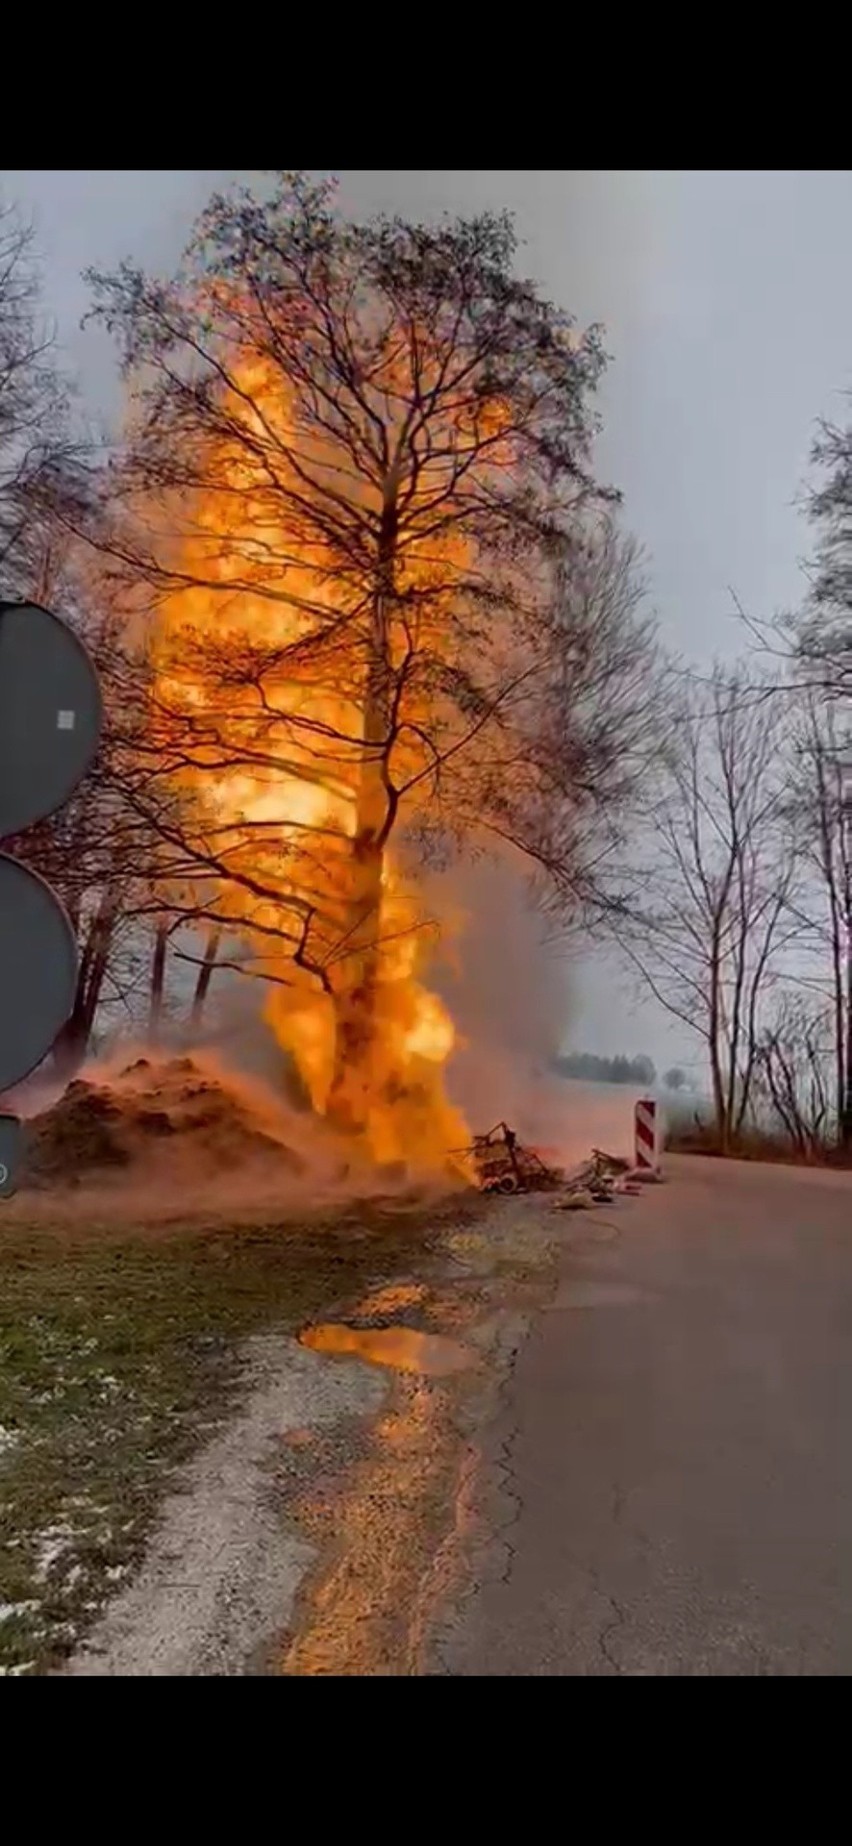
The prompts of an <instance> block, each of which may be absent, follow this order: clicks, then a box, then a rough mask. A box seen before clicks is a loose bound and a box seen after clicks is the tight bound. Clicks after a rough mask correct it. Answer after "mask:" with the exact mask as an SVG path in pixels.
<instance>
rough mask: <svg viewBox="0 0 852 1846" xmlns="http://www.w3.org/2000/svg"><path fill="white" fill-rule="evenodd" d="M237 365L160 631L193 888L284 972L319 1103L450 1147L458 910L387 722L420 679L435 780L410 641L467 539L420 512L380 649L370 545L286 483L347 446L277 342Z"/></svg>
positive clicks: (168, 724) (245, 945)
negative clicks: (450, 951)
mask: <svg viewBox="0 0 852 1846" xmlns="http://www.w3.org/2000/svg"><path fill="white" fill-rule="evenodd" d="M232 375H233V376H235V380H236V387H237V389H236V390H234V389H232V390H231V392H230V396H229V400H228V403H227V406H226V410H227V414H226V415H225V414H223V417H222V430H221V433H220V434H217V435H216V437H215V440H213V441H212V442H211V446H210V452H209V454H208V455H207V457H206V459H205V481H207V480H208V478H209V485H206V486H205V487H204V489H203V490H202V489H200V488H197V487H193V488H192V489H191V490H190V491H188V493H187V495H186V496H185V498H184V500H183V501H182V504H181V507H180V509H179V514H178V518H179V522H180V532H179V536H177V537H174V538H173V539H172V541H171V544H172V556H173V558H174V568H173V586H174V587H172V588H171V589H170V591H169V593H168V595H167V596H166V597H165V598H164V599H163V600H162V602H161V604H160V606H159V609H158V614H157V618H156V626H155V633H154V638H153V645H152V661H153V666H154V674H155V698H154V703H155V707H156V710H157V713H158V716H157V719H156V722H157V723H159V724H160V726H161V727H162V729H163V734H164V737H167V739H168V753H169V756H170V761H171V765H172V768H171V778H172V781H173V783H174V784H175V785H177V786H178V788H179V789H180V790H181V791H182V793H183V795H184V797H185V799H186V804H187V809H188V813H189V815H190V820H189V823H188V825H189V826H190V828H191V830H192V837H193V846H194V849H195V858H196V860H197V870H195V869H193V871H192V874H191V878H190V884H191V897H192V902H193V903H194V904H195V906H196V908H197V913H198V915H199V916H206V917H208V918H210V919H215V920H216V921H217V922H220V923H222V924H223V925H224V926H225V927H226V929H228V930H229V931H230V932H232V934H233V937H234V939H235V940H237V941H238V942H240V943H241V945H242V948H241V950H240V953H242V954H243V955H244V956H245V957H246V966H247V968H249V969H250V971H251V972H252V973H254V974H259V975H261V976H263V977H265V979H266V980H267V981H268V995H267V1000H266V1015H267V1018H268V1020H269V1023H270V1024H271V1026H272V1028H273V1029H274V1031H275V1034H276V1036H277V1037H278V1039H279V1041H280V1042H281V1044H282V1045H283V1046H284V1047H285V1048H286V1049H287V1051H288V1053H289V1054H290V1055H291V1056H292V1058H293V1060H294V1063H295V1066H296V1068H297V1070H298V1073H299V1077H300V1079H301V1083H302V1085H303V1088H304V1090H305V1092H306V1095H307V1097H308V1098H309V1100H310V1103H311V1106H312V1107H313V1109H314V1111H315V1112H316V1113H317V1114H318V1115H320V1116H325V1117H327V1118H328V1119H329V1120H330V1121H331V1122H332V1123H333V1124H334V1125H336V1126H338V1127H340V1128H344V1129H347V1130H349V1131H350V1144H352V1145H355V1144H357V1146H358V1147H359V1148H360V1149H361V1150H362V1151H363V1153H364V1154H365V1155H366V1156H367V1158H369V1159H370V1160H371V1161H373V1162H377V1163H383V1164H384V1163H396V1162H404V1163H405V1164H406V1165H407V1166H408V1167H409V1168H411V1167H414V1168H415V1169H416V1168H429V1167H431V1168H436V1167H439V1166H442V1165H443V1164H444V1163H445V1161H446V1158H447V1154H448V1151H449V1150H451V1149H453V1148H458V1147H459V1146H460V1145H461V1144H463V1143H464V1142H465V1141H466V1140H467V1139H468V1138H469V1136H468V1134H467V1129H466V1126H465V1124H464V1122H463V1120H462V1119H461V1118H460V1116H459V1115H458V1113H457V1112H456V1111H455V1109H454V1108H453V1107H452V1106H451V1104H450V1103H449V1101H448V1100H447V1097H446V1093H445V1086H444V1077H445V1067H446V1063H447V1060H448V1058H449V1057H450V1054H451V1052H452V1050H453V1045H454V1040H455V1031H454V1026H453V1022H452V1019H451V1018H450V1016H449V1014H448V1012H447V1011H446V1009H445V1007H444V1005H443V1004H442V1002H441V1001H440V999H439V998H438V997H437V996H436V995H435V994H434V993H432V992H430V991H429V989H428V987H427V986H426V985H425V984H424V973H425V969H426V964H427V962H428V959H429V956H430V954H431V953H432V952H433V951H434V948H435V945H436V940H437V937H438V934H439V931H438V929H437V927H436V926H435V924H434V920H431V921H430V919H429V918H428V917H427V916H426V915H425V914H424V908H423V900H422V896H421V893H420V892H419V890H418V889H417V887H416V885H415V884H414V883H413V882H412V880H411V878H410V876H409V875H408V874H407V873H405V872H404V871H403V869H402V865H401V862H400V859H399V855H398V853H397V850H396V847H395V846H394V845H393V844H392V843H391V841H390V828H389V827H388V826H387V825H386V816H387V811H388V800H389V792H388V784H389V770H388V756H387V753H386V752H385V753H384V754H383V727H385V726H386V725H387V723H388V722H389V720H388V712H389V709H390V707H391V706H393V704H394V700H396V709H397V711H398V707H399V698H400V689H404V694H405V700H406V705H405V713H406V724H405V725H398V727H397V733H396V736H395V742H394V755H393V764H392V771H393V782H394V785H395V786H396V787H400V786H404V785H406V784H409V785H413V788H414V793H413V794H412V795H411V796H410V797H409V798H408V802H407V807H406V812H407V813H410V812H411V811H412V809H415V810H416V804H417V800H418V798H420V799H423V798H425V792H426V788H427V787H428V782H427V781H426V780H425V778H424V782H423V785H422V794H421V795H420V796H419V797H418V794H417V788H418V784H419V777H420V773H421V770H422V767H423V762H424V757H423V744H422V740H421V738H420V736H419V735H418V725H417V723H416V718H417V714H418V698H419V697H420V696H421V695H420V694H419V693H418V688H417V675H416V672H415V671H414V669H413V668H411V669H409V666H408V662H409V660H411V659H414V658H415V657H419V656H423V655H424V654H425V653H428V652H429V641H430V635H429V628H430V624H432V625H434V624H436V623H438V622H439V621H440V605H441V587H440V586H441V583H442V581H449V580H450V579H451V578H452V576H453V573H457V572H458V570H459V568H460V566H461V565H462V564H463V561H464V560H463V547H462V545H461V543H460V541H459V540H458V539H457V538H455V537H445V538H442V539H441V540H440V541H439V542H438V544H436V543H435V542H434V540H433V541H431V542H428V543H427V542H426V541H423V540H421V539H419V538H418V536H417V534H416V532H414V534H413V536H412V537H411V540H410V542H408V543H407V545H406V546H405V547H402V548H400V552H399V557H398V561H397V565H396V576H395V582H394V597H395V599H396V601H395V603H394V608H396V607H398V606H399V604H400V603H401V601H402V600H403V599H404V598H405V596H406V594H407V592H408V591H410V590H411V588H412V586H415V587H417V588H419V589H420V590H422V592H423V593H422V596H421V597H420V599H419V600H418V598H417V597H415V598H414V599H413V603H412V599H411V598H409V603H408V605H407V612H406V615H405V619H404V620H400V621H395V620H394V617H393V609H391V612H390V615H388V613H387V610H386V611H385V612H384V616H383V620H384V621H385V627H384V630H383V631H382V637H381V647H380V648H379V649H378V650H377V647H376V612H375V596H374V595H373V596H372V598H371V594H370V592H369V589H367V590H365V570H364V567H363V565H362V561H361V560H360V559H359V558H358V557H357V556H356V557H354V558H345V559H344V560H343V562H341V557H340V548H339V546H338V547H337V551H336V553H335V555H334V556H332V553H333V551H334V544H333V535H332V537H330V538H329V539H327V540H326V538H324V536H323V521H322V520H321V519H320V518H317V517H314V516H313V512H312V509H311V508H308V512H307V514H306V516H305V517H304V518H301V517H300V515H299V496H298V493H295V492H292V491H290V492H288V493H287V494H286V495H282V494H281V493H280V492H277V491H276V481H275V478H274V472H273V469H272V464H271V461H270V455H271V454H274V457H275V467H276V468H278V469H280V470H281V471H286V470H288V469H289V470H290V472H291V474H293V473H299V472H301V473H305V472H307V473H308V474H310V473H311V471H313V475H314V477H315V478H320V477H321V476H323V471H325V474H324V476H323V478H325V479H328V478H334V477H333V471H334V470H335V469H336V470H337V471H338V474H340V472H341V468H340V457H339V455H337V454H336V453H335V452H334V450H333V446H332V445H326V444H324V443H322V442H320V441H318V440H317V439H316V437H315V436H308V437H306V436H305V433H304V430H300V431H298V442H297V436H296V433H294V425H295V423H296V421H297V418H296V412H295V411H294V408H293V402H292V399H290V400H288V397H287V394H286V391H285V389H284V386H283V381H282V379H281V377H280V375H279V374H277V373H276V372H274V371H273V369H272V368H271V367H270V366H269V365H268V364H267V365H265V364H264V363H263V362H262V361H261V360H260V359H258V358H256V357H254V356H253V355H252V356H250V357H249V358H245V359H243V360H242V361H241V362H240V365H239V367H237V368H232ZM229 423H230V425H231V428H230V430H229V427H228V425H229ZM297 447H298V454H299V462H298V466H297V464H296V463H295V462H294V461H293V456H294V453H295V451H296V449H297ZM306 456H307V461H306V460H305V457H306ZM292 485H293V483H292V480H288V488H289V489H292ZM340 491H341V493H345V494H346V496H347V497H348V499H347V505H348V508H349V512H350V526H352V527H353V528H354V529H355V530H357V525H358V511H359V508H363V512H364V515H365V521H366V519H367V518H368V516H369V515H371V514H373V515H375V514H376V507H375V504H374V501H375V490H374V487H373V486H372V485H371V484H370V482H369V481H368V480H357V481H355V482H354V483H353V481H351V480H349V481H347V482H346V483H345V486H344V487H342V488H341V490H340ZM282 508H283V509H285V510H284V511H282ZM412 607H413V610H414V613H412ZM447 651H448V648H447V645H445V646H444V657H446V656H447ZM377 656H378V657H377ZM377 666H378V669H379V676H380V681H379V683H378V689H376V674H377ZM381 675H383V676H384V680H383V683H381ZM422 696H423V697H425V696H427V695H425V694H424V695H422ZM429 696H431V695H429ZM395 839H396V834H394V840H395Z"/></svg>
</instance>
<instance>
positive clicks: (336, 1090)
mask: <svg viewBox="0 0 852 1846" xmlns="http://www.w3.org/2000/svg"><path fill="white" fill-rule="evenodd" d="M396 539H397V511H396V503H395V498H394V497H393V496H392V495H391V496H389V497H386V501H385V507H384V512H383V517H382V527H381V534H380V540H379V569H378V587H377V592H376V597H375V602H374V606H373V615H372V624H371V633H370V642H369V658H368V662H367V671H366V685H365V691H364V719H363V736H364V745H365V752H364V762H363V764H362V768H361V774H360V785H359V789H358V798H357V804H356V814H355V834H354V837H353V840H352V853H351V868H350V877H351V901H350V904H349V907H348V909H349V917H350V922H349V924H348V945H349V953H348V954H347V956H346V958H345V960H343V961H342V962H341V965H340V985H339V988H338V989H337V990H336V992H335V995H334V1011H335V1039H334V1067H333V1071H332V1079H331V1087H330V1091H329V1099H328V1105H327V1113H328V1115H329V1118H330V1119H331V1120H332V1121H333V1122H335V1123H336V1125H337V1126H338V1127H340V1128H342V1129H344V1130H345V1131H347V1132H351V1133H362V1132H363V1131H364V1129H365V1128H366V1126H367V1121H368V1117H369V1107H370V1097H371V1093H372V1089H373V1084H372V1054H373V1046H374V1038H375V1010H376V990H377V985H378V980H379V969H380V962H381V949H380V945H379V941H378V937H379V932H380V927H381V899H382V873H383V871H384V863H385V846H386V843H387V838H388V835H389V832H390V827H391V824H392V819H393V796H392V791H391V789H390V786H389V783H388V779H387V750H388V746H389V727H390V722H391V699H390V683H391V663H390V624H391V605H392V600H393V593H394V565H395V558H396Z"/></svg>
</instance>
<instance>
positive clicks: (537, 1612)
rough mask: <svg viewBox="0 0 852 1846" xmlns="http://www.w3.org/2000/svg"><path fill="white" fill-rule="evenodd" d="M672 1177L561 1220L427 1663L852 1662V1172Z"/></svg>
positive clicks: (704, 1665) (732, 1670)
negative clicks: (460, 1566)
mask: <svg viewBox="0 0 852 1846" xmlns="http://www.w3.org/2000/svg"><path fill="white" fill-rule="evenodd" d="M668 1173H669V1181H668V1183H667V1184H666V1185H665V1186H660V1187H658V1188H649V1189H648V1190H647V1192H646V1193H645V1194H644V1195H643V1197H642V1198H641V1199H638V1200H635V1201H629V1200H623V1201H619V1204H618V1206H617V1208H615V1209H613V1210H612V1211H609V1210H608V1209H607V1208H601V1209H600V1211H599V1212H596V1213H595V1214H591V1213H590V1214H583V1215H579V1214H578V1215H577V1216H576V1217H574V1216H572V1217H568V1216H567V1215H566V1218H565V1224H566V1232H565V1249H564V1253H563V1257H562V1268H561V1280H560V1285H559V1289H558V1292H557V1294H556V1297H555V1300H554V1302H553V1305H552V1307H551V1308H550V1309H549V1310H548V1311H547V1312H545V1313H543V1314H542V1315H541V1316H540V1317H539V1321H538V1325H537V1328H536V1329H535V1331H534V1332H533V1334H532V1335H531V1337H530V1338H529V1339H528V1341H527V1342H526V1344H525V1345H524V1346H523V1347H522V1349H521V1352H520V1354H519V1357H518V1360H517V1363H516V1366H515V1369H514V1372H513V1375H512V1377H511V1380H510V1381H509V1384H508V1386H507V1388H506V1390H505V1393H504V1410H503V1412H502V1414H501V1415H500V1417H499V1418H498V1420H497V1421H496V1422H495V1423H494V1425H493V1426H492V1427H491V1429H490V1430H489V1431H488V1432H487V1434H486V1437H485V1445H484V1464H483V1467H482V1468H481V1470H480V1473H479V1476H478V1484H477V1487H476V1489H475V1493H474V1503H473V1506H472V1508H471V1521H472V1525H473V1528H474V1529H475V1530H476V1531H477V1532H478V1539H477V1545H476V1550H475V1555H474V1561H473V1565H472V1570H473V1581H472V1585H471V1584H470V1583H469V1585H468V1590H467V1594H466V1595H465V1596H464V1597H463V1598H459V1599H458V1600H457V1601H456V1603H455V1604H454V1605H453V1606H451V1608H450V1610H449V1612H448V1614H447V1615H446V1618H445V1620H444V1622H443V1624H442V1625H441V1627H440V1628H439V1629H438V1631H437V1632H436V1635H435V1639H434V1648H433V1659H432V1664H431V1668H430V1670H431V1671H433V1672H436V1673H449V1674H452V1675H472V1674H485V1675H505V1674H512V1675H540V1674H542V1675H587V1674H590V1675H594V1676H597V1675H615V1674H624V1675H629V1676H648V1675H653V1676H656V1675H686V1676H691V1675H773V1676H774V1675H794V1676H798V1675H831V1674H847V1673H850V1672H852V1175H843V1174H831V1173H816V1172H814V1173H802V1172H798V1171H796V1170H795V1169H792V1168H781V1167H758V1166H749V1165H745V1164H740V1163H733V1162H732V1163H725V1164H723V1163H721V1162H715V1161H711V1160H702V1159H697V1158H681V1159H679V1160H672V1161H670V1163H669V1166H668Z"/></svg>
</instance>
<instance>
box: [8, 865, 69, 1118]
mask: <svg viewBox="0 0 852 1846" xmlns="http://www.w3.org/2000/svg"><path fill="white" fill-rule="evenodd" d="M78 963H79V954H78V950H77V939H76V937H75V935H74V931H73V929H72V927H71V922H70V919H69V917H68V913H67V911H66V909H65V906H64V905H63V904H62V903H61V902H60V900H59V898H58V897H57V896H56V893H55V891H52V890H51V888H50V885H49V884H47V883H46V881H45V879H43V878H40V877H39V874H38V872H33V871H30V869H29V867H28V866H26V865H21V863H20V861H19V860H17V859H10V858H9V856H8V854H7V853H0V1091H2V1090H9V1089H11V1087H12V1085H13V1084H15V1083H21V1082H23V1079H24V1077H28V1076H29V1074H30V1071H32V1070H35V1067H36V1065H37V1064H40V1063H41V1060H42V1058H43V1057H46V1055H47V1053H48V1051H49V1050H50V1047H51V1045H52V1044H53V1041H54V1039H55V1038H56V1035H57V1032H59V1031H61V1029H62V1027H63V1026H64V1024H65V1021H66V1019H67V1018H68V1016H69V1014H70V1012H71V1009H72V1007H73V1005H74V995H75V992H76V988H77V970H78Z"/></svg>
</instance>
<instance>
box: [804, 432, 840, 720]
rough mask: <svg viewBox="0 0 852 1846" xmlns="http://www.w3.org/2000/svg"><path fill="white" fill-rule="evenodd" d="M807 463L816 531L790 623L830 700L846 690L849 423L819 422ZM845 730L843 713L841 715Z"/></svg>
mask: <svg viewBox="0 0 852 1846" xmlns="http://www.w3.org/2000/svg"><path fill="white" fill-rule="evenodd" d="M811 464H812V466H813V467H815V468H817V469H820V470H822V471H823V478H822V480H821V481H820V482H819V483H818V484H817V485H816V486H814V487H812V488H811V490H810V492H809V494H808V498H807V510H808V514H809V517H810V519H811V520H812V522H813V524H814V525H815V527H816V530H817V542H816V551H815V557H814V563H813V567H812V570H811V573H810V576H811V588H810V594H809V596H808V599H807V602H806V604H805V607H804V609H802V610H801V611H800V612H799V614H798V615H797V616H796V618H795V620H794V621H793V623H792V624H788V626H792V629H793V634H794V639H795V644H796V650H797V653H798V656H799V658H800V660H802V661H804V662H805V664H806V666H807V667H808V668H809V669H810V672H809V678H810V679H811V680H812V681H813V682H814V683H815V684H816V685H818V686H819V687H820V689H821V691H822V692H823V693H824V694H825V695H826V696H827V697H828V698H830V699H836V700H844V701H845V700H846V699H848V698H849V695H850V693H852V426H849V427H847V428H840V427H838V426H837V425H835V424H831V423H826V422H821V423H820V425H819V432H818V435H817V437H816V440H815V441H814V443H813V446H812V449H811ZM846 723H847V730H848V716H847V721H846Z"/></svg>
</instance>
